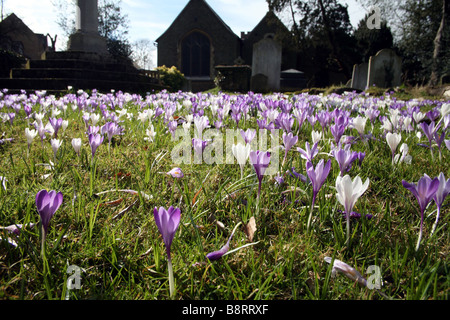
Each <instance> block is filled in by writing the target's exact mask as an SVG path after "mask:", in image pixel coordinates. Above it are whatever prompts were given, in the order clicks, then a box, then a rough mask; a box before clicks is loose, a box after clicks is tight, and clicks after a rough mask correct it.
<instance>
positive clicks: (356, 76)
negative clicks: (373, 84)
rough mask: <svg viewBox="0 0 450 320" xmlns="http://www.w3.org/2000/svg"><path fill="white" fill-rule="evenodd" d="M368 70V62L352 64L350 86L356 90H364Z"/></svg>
mask: <svg viewBox="0 0 450 320" xmlns="http://www.w3.org/2000/svg"><path fill="white" fill-rule="evenodd" d="M368 71H369V64H368V63H367V62H363V63H361V64H355V65H354V66H353V76H352V83H351V85H350V86H351V88H353V89H358V90H365V89H366V87H367V76H368V74H367V73H368Z"/></svg>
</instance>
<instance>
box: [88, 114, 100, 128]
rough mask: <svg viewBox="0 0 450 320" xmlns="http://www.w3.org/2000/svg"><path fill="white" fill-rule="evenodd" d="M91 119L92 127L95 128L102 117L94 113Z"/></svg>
mask: <svg viewBox="0 0 450 320" xmlns="http://www.w3.org/2000/svg"><path fill="white" fill-rule="evenodd" d="M90 119H91V122H92V125H93V126H95V125H97V123H98V122H99V121H100V115H99V114H97V113H92V114H91V115H90Z"/></svg>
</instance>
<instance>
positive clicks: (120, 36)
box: [98, 0, 132, 57]
mask: <svg viewBox="0 0 450 320" xmlns="http://www.w3.org/2000/svg"><path fill="white" fill-rule="evenodd" d="M121 4H122V1H121V0H100V1H99V5H98V16H99V20H98V29H99V33H100V35H101V36H103V37H105V38H106V41H107V46H108V52H109V53H110V54H112V55H113V56H122V57H130V56H131V54H132V50H131V45H130V43H129V41H128V38H127V36H128V28H129V26H128V23H129V21H128V16H127V15H123V14H122V11H121Z"/></svg>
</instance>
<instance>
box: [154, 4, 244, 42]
mask: <svg viewBox="0 0 450 320" xmlns="http://www.w3.org/2000/svg"><path fill="white" fill-rule="evenodd" d="M196 5H200V6H204V7H205V8H206V9H207V10H208V11H210V12H211V14H212V15H213V16H214V17H215V18H216V19H217V21H218V22H219V23H220V24H221V25H222V26H223V27H224V28H226V29H227V30H228V31H229V32H230V33H233V34H235V33H234V32H233V30H231V28H230V27H229V26H228V25H227V24H226V23H225V21H223V20H222V18H221V17H220V16H219V15H218V14H217V13H216V12H215V11H214V9H213V8H212V7H211V6H210V5H209V4H208V3H207V2H206V1H205V0H189V2H188V3H187V4H186V6H185V7H184V9H183V10H181V12H180V13H179V14H178V16H177V17H176V18H175V20H174V21H173V22H172V24H171V25H170V26H169V28H167V30H166V31H165V32H164V33H163V34H162V35H161V36H159V38H158V39H156V42H158V41H159V40H160V39H161V38H162V37H163V36H164V35H165V34H166V33H167V32H168V31H169V30H170V29H171V28H172V27H173V26H174V25H175V24H176V23H177V22H178V20H179V19H180V17H182V16H183V15H184V14H185V12H187V11H189V10H190V9H191V7H192V6H196ZM236 37H237V36H236Z"/></svg>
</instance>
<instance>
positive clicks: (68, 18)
mask: <svg viewBox="0 0 450 320" xmlns="http://www.w3.org/2000/svg"><path fill="white" fill-rule="evenodd" d="M52 4H53V6H54V7H55V9H56V11H57V12H58V14H57V21H56V22H57V24H58V25H59V27H60V28H61V29H62V30H63V32H64V36H65V37H66V38H68V37H69V36H70V35H71V34H73V33H74V32H75V31H76V30H75V25H76V21H75V6H76V1H75V0H71V1H67V0H52ZM121 4H122V1H121V0H99V2H98V29H99V30H98V31H99V34H100V35H101V36H103V37H105V38H106V40H107V47H108V52H109V53H110V54H111V55H113V56H124V57H129V56H130V55H131V53H132V51H131V45H130V43H129V41H128V38H127V36H128V28H129V26H128V23H129V21H128V16H127V15H124V14H123V13H122V9H121Z"/></svg>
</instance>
